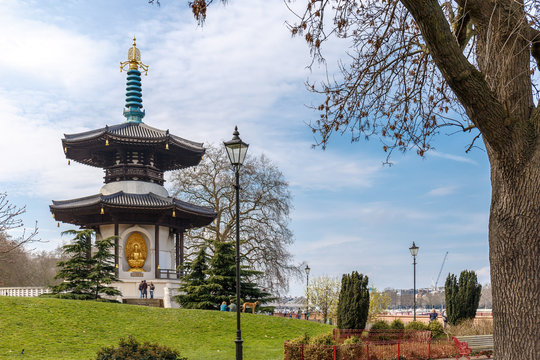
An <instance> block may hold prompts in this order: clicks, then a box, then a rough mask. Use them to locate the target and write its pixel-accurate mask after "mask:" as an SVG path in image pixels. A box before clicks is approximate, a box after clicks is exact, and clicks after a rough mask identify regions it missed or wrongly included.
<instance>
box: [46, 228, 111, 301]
mask: <svg viewBox="0 0 540 360" xmlns="http://www.w3.org/2000/svg"><path fill="white" fill-rule="evenodd" d="M62 235H74V238H73V240H72V242H71V243H70V244H67V245H64V246H63V247H62V250H63V252H64V254H65V255H66V256H68V257H69V259H68V260H65V261H59V262H58V263H57V265H58V267H59V268H60V269H59V270H58V273H57V274H56V276H55V279H63V280H64V281H63V282H61V283H60V284H58V285H56V286H53V287H51V290H52V292H53V293H55V294H58V293H62V292H66V293H71V294H73V295H74V297H76V298H78V299H98V298H100V294H106V295H111V296H114V295H121V293H120V291H118V290H117V289H115V288H114V287H110V286H106V285H107V284H110V283H112V282H113V281H118V279H117V277H116V269H115V266H114V264H113V260H112V259H113V258H114V255H113V254H111V253H110V252H109V250H110V249H111V248H112V247H113V246H114V244H113V240H114V237H109V238H106V239H102V240H99V241H96V244H95V245H96V248H97V251H96V253H95V254H94V255H93V256H91V250H92V236H93V235H94V231H93V230H91V229H85V230H67V231H64V232H63V233H62Z"/></svg>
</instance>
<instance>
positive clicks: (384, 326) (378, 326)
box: [371, 320, 390, 330]
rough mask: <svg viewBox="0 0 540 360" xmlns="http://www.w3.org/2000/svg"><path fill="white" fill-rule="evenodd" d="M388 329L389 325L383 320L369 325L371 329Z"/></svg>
mask: <svg viewBox="0 0 540 360" xmlns="http://www.w3.org/2000/svg"><path fill="white" fill-rule="evenodd" d="M388 329H390V325H388V323H387V322H386V321H384V320H378V321H375V322H374V323H373V325H371V330H388Z"/></svg>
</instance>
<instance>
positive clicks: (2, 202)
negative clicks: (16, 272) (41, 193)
mask: <svg viewBox="0 0 540 360" xmlns="http://www.w3.org/2000/svg"><path fill="white" fill-rule="evenodd" d="M25 212H26V206H23V207H17V206H15V205H13V204H12V203H10V202H9V200H8V198H7V193H0V236H2V237H3V241H1V242H0V260H1V259H5V256H6V254H8V253H9V252H11V251H13V250H15V249H18V248H20V247H22V246H24V245H26V244H30V243H32V242H35V241H39V240H38V239H37V233H38V227H37V221H36V224H35V226H34V228H33V229H32V230H31V231H30V232H29V233H27V232H26V230H23V233H22V235H20V236H18V237H12V236H10V235H9V234H8V232H9V231H10V230H14V229H20V228H23V227H24V224H23V221H22V219H21V218H20V217H21V215H22V214H24V213H25Z"/></svg>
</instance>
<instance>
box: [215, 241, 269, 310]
mask: <svg viewBox="0 0 540 360" xmlns="http://www.w3.org/2000/svg"><path fill="white" fill-rule="evenodd" d="M214 248H215V252H214V256H213V257H212V259H211V260H210V269H209V270H208V275H209V276H208V279H207V289H208V290H209V292H210V293H211V296H212V301H213V304H214V308H218V307H219V305H220V304H221V303H222V302H223V301H226V302H229V301H231V300H234V299H235V298H236V255H235V248H234V243H233V242H215V244H214ZM260 274H261V273H260V272H259V271H255V270H249V269H247V268H246V267H245V266H242V267H241V270H240V296H241V299H242V300H243V301H249V302H255V301H259V302H260V303H264V302H267V301H270V300H272V299H273V298H272V297H271V296H270V294H269V293H267V292H266V291H264V290H261V289H259V287H258V286H257V284H255V283H253V282H251V281H250V280H249V279H250V278H251V277H254V276H257V275H260ZM240 305H241V304H237V306H240Z"/></svg>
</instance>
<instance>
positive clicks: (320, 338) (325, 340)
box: [309, 334, 337, 345]
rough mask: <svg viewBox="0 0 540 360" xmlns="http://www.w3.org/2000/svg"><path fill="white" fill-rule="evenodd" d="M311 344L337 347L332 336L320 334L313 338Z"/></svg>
mask: <svg viewBox="0 0 540 360" xmlns="http://www.w3.org/2000/svg"><path fill="white" fill-rule="evenodd" d="M309 343H310V344H314V345H336V344H337V343H336V342H335V341H334V336H333V335H332V334H320V335H317V336H315V337H313V338H311V341H310V342H309Z"/></svg>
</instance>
